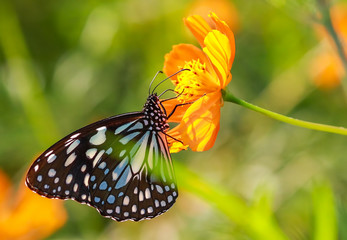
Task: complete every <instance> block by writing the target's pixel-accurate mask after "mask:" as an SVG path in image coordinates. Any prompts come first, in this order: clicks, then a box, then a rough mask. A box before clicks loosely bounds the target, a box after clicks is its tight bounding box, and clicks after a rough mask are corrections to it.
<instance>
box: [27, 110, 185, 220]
mask: <svg viewBox="0 0 347 240" xmlns="http://www.w3.org/2000/svg"><path fill="white" fill-rule="evenodd" d="M26 183H27V185H28V187H29V188H30V189H32V190H33V191H35V192H37V193H38V194H40V195H43V196H46V197H49V198H59V199H73V200H76V201H78V202H81V203H85V204H88V205H91V206H93V207H95V208H96V209H97V210H98V211H99V212H100V213H101V214H102V215H104V216H106V217H110V218H113V219H115V220H118V221H123V220H128V219H132V220H135V221H138V220H141V219H144V218H152V217H155V216H157V215H159V214H161V213H163V212H165V211H167V210H168V209H169V208H170V207H171V206H172V205H173V203H174V202H175V199H176V198H177V195H178V193H177V186H176V181H175V176H174V172H173V167H172V162H171V157H170V153H169V150H168V146H167V142H166V136H165V134H164V133H163V132H161V131H157V130H154V129H153V128H152V127H151V124H150V123H149V120H148V119H147V118H146V117H145V115H144V113H143V112H136V113H129V114H123V115H118V116H114V117H111V118H108V119H104V120H101V121H98V122H96V123H93V124H90V125H88V126H86V127H84V128H81V129H79V130H77V131H75V132H73V133H71V134H70V135H68V136H66V137H65V138H63V139H62V140H60V141H59V142H57V143H56V144H54V145H53V146H52V147H50V148H49V149H48V150H46V151H45V152H44V153H43V154H41V155H40V157H39V158H38V159H37V160H36V161H35V162H34V163H33V164H32V166H31V168H30V169H29V171H28V174H27V179H26Z"/></svg>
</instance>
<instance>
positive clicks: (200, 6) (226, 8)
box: [187, 0, 240, 33]
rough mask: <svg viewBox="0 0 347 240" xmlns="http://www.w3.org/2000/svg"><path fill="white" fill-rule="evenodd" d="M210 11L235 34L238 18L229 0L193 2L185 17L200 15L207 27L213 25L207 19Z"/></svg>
mask: <svg viewBox="0 0 347 240" xmlns="http://www.w3.org/2000/svg"><path fill="white" fill-rule="evenodd" d="M211 11H212V12H214V13H215V14H216V15H217V16H218V17H219V18H220V19H223V21H225V22H226V23H227V24H228V26H229V27H230V29H231V30H232V31H233V32H234V33H235V32H237V30H238V29H239V25H240V23H239V17H238V13H237V10H236V8H235V6H234V4H233V2H232V1H230V0H213V1H211V0H195V1H193V2H192V3H191V4H190V6H189V8H188V11H187V16H191V15H200V16H202V17H203V18H204V20H205V21H206V22H207V23H208V24H209V25H213V24H214V23H213V21H212V20H211V18H209V17H207V16H208V14H209V13H210V12H211Z"/></svg>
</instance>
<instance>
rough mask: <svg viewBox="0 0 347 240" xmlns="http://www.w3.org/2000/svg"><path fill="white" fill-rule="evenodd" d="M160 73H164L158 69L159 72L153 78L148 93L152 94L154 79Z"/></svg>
mask: <svg viewBox="0 0 347 240" xmlns="http://www.w3.org/2000/svg"><path fill="white" fill-rule="evenodd" d="M159 73H163V71H158V72H157V73H156V74H155V76H154V78H153V79H152V81H151V83H150V84H149V88H148V95H151V87H152V84H153V81H154V80H155V79H156V78H157V76H158V74H159Z"/></svg>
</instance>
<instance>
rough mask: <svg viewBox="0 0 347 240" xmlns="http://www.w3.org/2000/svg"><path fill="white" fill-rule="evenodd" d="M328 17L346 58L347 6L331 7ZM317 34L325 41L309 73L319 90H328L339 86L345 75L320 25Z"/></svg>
mask: <svg viewBox="0 0 347 240" xmlns="http://www.w3.org/2000/svg"><path fill="white" fill-rule="evenodd" d="M330 15H331V21H332V24H333V27H334V30H335V31H336V33H337V35H338V37H339V38H340V40H341V43H342V45H343V46H344V50H345V52H344V54H345V57H347V4H345V3H344V4H343V3H339V4H337V5H335V6H333V7H332V8H331V9H330ZM317 32H318V35H319V36H320V37H321V38H322V39H324V40H325V41H324V42H323V43H324V44H322V48H321V51H320V52H318V54H317V55H315V56H314V58H313V59H312V62H311V65H310V69H309V70H310V72H309V73H310V75H311V77H312V79H313V81H314V83H315V84H316V85H317V86H318V87H319V88H322V89H328V90H329V89H333V88H335V87H337V86H339V85H340V82H341V80H342V79H343V78H344V76H345V75H346V73H345V70H344V67H343V64H342V62H341V59H340V58H339V56H338V54H337V52H336V51H337V50H336V47H335V43H334V41H333V39H332V38H331V36H330V35H329V34H328V33H327V31H326V29H325V28H324V27H323V26H321V25H318V26H317ZM327 40H328V41H327ZM326 42H328V43H329V44H326Z"/></svg>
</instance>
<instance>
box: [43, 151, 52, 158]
mask: <svg viewBox="0 0 347 240" xmlns="http://www.w3.org/2000/svg"><path fill="white" fill-rule="evenodd" d="M52 152H53V150H51V151H49V152H47V153H46V154H45V157H47V156H48V155H50V154H51V153H52Z"/></svg>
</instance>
